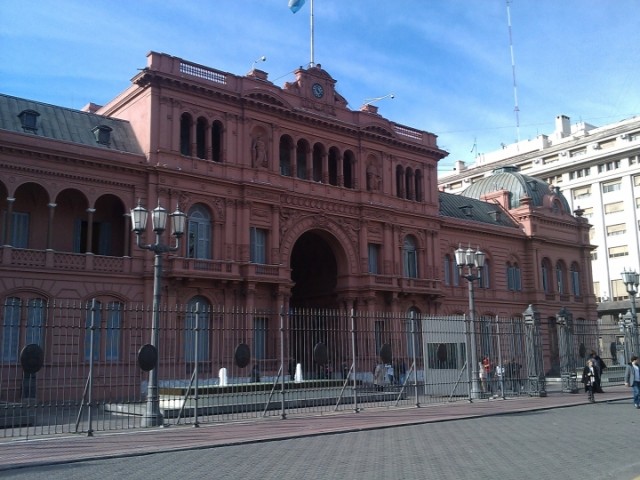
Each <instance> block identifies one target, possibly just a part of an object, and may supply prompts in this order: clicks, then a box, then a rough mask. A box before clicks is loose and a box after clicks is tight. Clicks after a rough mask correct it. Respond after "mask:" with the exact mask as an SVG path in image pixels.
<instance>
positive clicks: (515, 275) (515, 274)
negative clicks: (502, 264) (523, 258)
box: [507, 262, 522, 292]
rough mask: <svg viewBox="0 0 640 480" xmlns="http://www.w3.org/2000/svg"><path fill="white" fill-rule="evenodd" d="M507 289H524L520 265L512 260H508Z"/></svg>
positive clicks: (516, 290)
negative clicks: (511, 261)
mask: <svg viewBox="0 0 640 480" xmlns="http://www.w3.org/2000/svg"><path fill="white" fill-rule="evenodd" d="M507 289H508V290H511V291H514V292H519V291H521V290H522V278H521V273H520V267H519V266H518V264H517V263H514V264H513V265H512V264H511V263H510V262H507Z"/></svg>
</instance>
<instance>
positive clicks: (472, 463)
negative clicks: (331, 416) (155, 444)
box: [0, 400, 640, 480]
mask: <svg viewBox="0 0 640 480" xmlns="http://www.w3.org/2000/svg"><path fill="white" fill-rule="evenodd" d="M639 426H640V410H636V409H635V408H633V406H632V405H631V404H630V401H612V402H606V401H604V400H600V402H599V403H596V404H584V405H578V406H571V407H565V408H553V409H550V410H538V411H531V412H519V413H510V414H507V415H498V416H489V417H482V418H468V419H461V420H447V421H442V422H435V423H428V424H422V425H411V426H401V427H390V428H381V429H377V430H368V431H359V432H350V433H338V434H325V435H318V436H311V437H303V438H295V439H286V440H274V441H262V442H259V443H249V444H244V445H232V446H218V447H214V448H210V447H204V448H203V447H200V448H198V449H192V450H187V451H173V452H164V453H152V454H142V455H138V456H132V457H124V458H110V459H105V460H89V461H78V462H74V463H67V464H62V465H54V466H39V467H37V466H36V467H26V468H19V469H14V470H9V471H2V472H0V477H2V478H7V479H29V480H35V479H47V480H54V479H82V480H84V479H86V478H99V479H100V480H111V479H114V480H123V479H148V478H162V479H182V478H201V479H205V478H207V479H208V478H216V479H262V480H290V479H303V478H304V479H323V480H331V479H367V480H373V479H380V480H388V479H474V480H483V479H487V480H488V479H491V480H495V479H501V480H507V479H519V480H520V479H537V480H540V479H559V478H562V479H565V480H571V479H576V480H578V479H580V480H583V479H587V478H588V479H593V480H596V479H616V480H631V479H638V478H640V456H639V455H638V453H637V438H638V428H639ZM26 452H28V446H27V450H26Z"/></svg>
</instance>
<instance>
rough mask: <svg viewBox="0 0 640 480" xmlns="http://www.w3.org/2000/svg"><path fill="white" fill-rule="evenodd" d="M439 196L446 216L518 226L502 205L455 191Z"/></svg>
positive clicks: (441, 208)
mask: <svg viewBox="0 0 640 480" xmlns="http://www.w3.org/2000/svg"><path fill="white" fill-rule="evenodd" d="M439 196H440V215H442V216H444V217H452V218H458V219H461V220H466V221H469V222H480V223H485V224H490V225H498V226H501V227H512V228H518V224H517V223H516V222H515V221H514V220H513V219H512V218H511V217H510V216H509V215H508V214H507V213H505V212H504V211H503V209H502V207H501V206H500V205H497V204H494V203H489V202H484V201H482V200H477V199H475V198H469V197H465V196H463V195H456V194H453V193H446V192H439Z"/></svg>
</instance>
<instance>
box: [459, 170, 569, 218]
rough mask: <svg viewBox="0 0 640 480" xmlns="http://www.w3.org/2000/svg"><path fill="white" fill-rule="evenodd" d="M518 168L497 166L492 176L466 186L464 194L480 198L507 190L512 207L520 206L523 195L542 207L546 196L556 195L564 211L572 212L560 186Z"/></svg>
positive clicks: (533, 203)
mask: <svg viewBox="0 0 640 480" xmlns="http://www.w3.org/2000/svg"><path fill="white" fill-rule="evenodd" d="M518 170H519V168H518V167H514V166H510V167H500V168H496V169H495V170H494V171H493V174H492V175H491V176H489V177H484V178H481V179H480V180H478V181H476V182H475V183H474V184H473V185H471V186H470V187H468V188H466V189H465V190H464V191H463V192H462V195H464V196H465V197H471V198H478V199H479V198H482V196H483V195H486V194H488V193H493V192H496V191H498V190H507V191H509V192H510V196H509V208H510V209H511V208H517V207H519V206H520V199H521V198H523V197H529V198H531V204H532V205H534V206H536V207H541V206H542V205H543V202H544V198H545V197H546V196H548V195H556V196H557V197H558V198H559V200H560V201H561V202H562V207H563V208H564V211H565V212H571V207H569V202H567V199H566V198H565V197H564V195H563V194H562V193H560V190H559V189H558V188H553V187H551V186H550V185H549V184H548V183H547V182H545V181H543V180H540V179H539V178H535V177H530V176H528V175H523V174H522V173H520V172H519V171H518Z"/></svg>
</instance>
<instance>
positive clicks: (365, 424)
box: [0, 386, 631, 471]
mask: <svg viewBox="0 0 640 480" xmlns="http://www.w3.org/2000/svg"><path fill="white" fill-rule="evenodd" d="M630 398H631V392H630V389H629V388H626V387H624V386H609V387H608V388H607V393H605V394H602V395H598V396H597V401H599V402H606V401H614V400H623V399H624V400H629V402H630V401H631V400H630ZM585 403H587V400H586V396H585V395H584V394H582V393H578V394H569V393H560V392H552V393H550V394H549V395H548V396H547V397H544V398H539V397H528V396H521V397H517V398H512V399H506V400H502V399H492V400H478V401H475V402H473V403H469V402H455V403H444V404H430V405H427V406H423V407H420V408H416V407H412V408H398V407H395V408H371V409H364V410H363V411H361V412H359V413H353V412H352V413H345V412H342V413H335V414H324V415H319V416H314V417H288V418H287V419H285V420H282V419H280V418H273V417H272V418H266V419H254V420H250V421H246V422H232V423H223V424H207V425H202V426H200V427H199V428H194V427H192V426H174V427H171V428H153V429H145V430H135V431H126V432H121V433H107V432H105V433H99V434H96V435H95V436H93V437H87V436H79V435H68V436H56V437H48V438H35V439H31V440H7V441H3V442H0V471H2V470H9V469H13V468H19V467H25V466H34V465H55V464H64V463H70V462H76V461H82V460H92V459H106V458H118V457H131V456H138V455H144V454H149V453H159V452H175V451H184V450H195V449H201V448H211V447H220V446H229V445H242V444H248V443H259V442H268V441H274V440H283V439H291V438H300V437H313V436H318V435H323V434H330V433H343V432H358V431H365V430H375V429H383V428H390V427H397V426H403V425H418V424H425V423H433V422H446V421H450V420H460V419H465V418H477V417H487V416H495V415H505V414H514V413H520V412H531V411H536V410H546V409H554V408H562V407H569V406H575V405H582V404H585Z"/></svg>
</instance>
